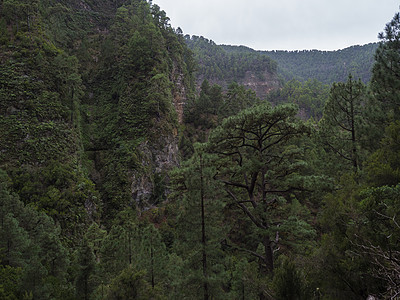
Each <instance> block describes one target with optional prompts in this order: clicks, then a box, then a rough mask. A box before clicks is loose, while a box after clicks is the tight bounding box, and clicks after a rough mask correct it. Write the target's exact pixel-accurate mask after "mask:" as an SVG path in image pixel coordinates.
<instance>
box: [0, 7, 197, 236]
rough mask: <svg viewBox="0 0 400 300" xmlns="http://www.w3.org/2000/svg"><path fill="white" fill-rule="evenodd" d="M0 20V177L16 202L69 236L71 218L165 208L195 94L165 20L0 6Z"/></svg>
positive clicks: (145, 13)
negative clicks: (182, 124) (1, 172)
mask: <svg viewBox="0 0 400 300" xmlns="http://www.w3.org/2000/svg"><path fill="white" fill-rule="evenodd" d="M0 14H1V22H0V36H1V40H0V42H1V44H0V61H1V64H0V95H1V102H0V115H1V117H0V131H1V135H0V145H1V146H0V168H3V169H5V170H6V171H7V172H8V174H9V176H11V180H12V183H13V185H12V187H13V190H14V191H15V192H17V194H19V196H20V198H21V200H23V201H24V202H25V203H32V205H35V206H36V207H38V208H39V209H41V210H44V211H46V212H47V213H48V214H49V215H51V216H53V217H54V218H55V219H57V220H58V221H59V222H60V223H61V225H62V227H63V228H64V229H68V230H75V229H76V228H75V229H72V223H71V222H72V220H75V221H76V219H75V216H79V221H78V223H79V224H84V223H86V222H88V221H89V219H98V218H101V219H103V220H110V219H111V218H113V216H115V215H116V214H117V213H118V211H120V210H122V209H124V208H125V207H127V206H133V207H136V206H138V207H140V208H141V209H144V208H146V207H149V206H151V205H153V204H154V203H156V202H157V201H160V200H161V199H163V198H164V197H165V188H164V187H165V184H166V182H165V180H166V173H167V171H168V170H169V169H171V168H172V167H174V166H176V165H177V163H178V125H179V121H180V120H182V118H183V104H184V102H186V98H188V97H190V94H191V93H192V91H193V88H192V86H193V82H192V79H191V78H192V77H191V72H192V71H191V70H192V69H193V59H192V56H191V53H190V51H189V50H188V48H187V47H186V45H185V42H184V39H183V37H182V36H181V35H178V34H176V33H175V31H174V30H173V29H172V28H171V27H170V25H169V24H168V21H169V19H168V17H167V16H166V15H165V12H163V11H162V10H160V8H159V7H158V6H157V5H152V4H151V3H148V2H147V1H141V0H136V1H113V2H111V1H102V0H98V1H83V0H82V1H80V0H75V1H58V2H57V3H55V2H52V1H45V0H43V1H31V2H30V3H25V2H23V3H22V2H21V1H2V2H1V7H0ZM78 191H79V193H77V192H78ZM155 191H157V192H155ZM75 221H74V222H75Z"/></svg>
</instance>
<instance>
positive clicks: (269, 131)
mask: <svg viewBox="0 0 400 300" xmlns="http://www.w3.org/2000/svg"><path fill="white" fill-rule="evenodd" d="M296 113H297V108H296V107H295V106H294V105H282V106H277V107H275V108H272V107H271V106H270V105H269V104H268V103H264V104H261V105H259V106H255V107H253V108H250V109H247V110H244V111H242V112H241V113H239V114H238V115H236V116H233V117H230V118H227V119H225V120H224V121H223V122H222V124H221V125H220V126H219V127H217V128H216V129H215V130H214V131H213V132H212V133H211V135H210V138H209V143H208V145H207V151H209V152H210V153H213V154H215V155H216V157H217V158H218V160H216V161H215V162H214V163H215V165H216V167H217V170H218V172H217V173H216V175H215V178H216V179H218V180H219V182H220V183H221V184H223V185H224V190H225V192H226V194H227V195H228V197H229V198H228V199H230V200H229V201H228V205H227V206H228V207H229V208H231V209H232V210H234V209H238V210H239V211H241V212H242V214H239V213H236V214H235V215H236V216H238V217H239V216H240V215H242V216H243V215H244V216H246V217H247V219H245V220H246V221H247V222H249V223H248V224H247V226H249V227H248V228H249V230H252V231H253V234H254V235H253V234H252V236H253V238H255V241H252V243H250V244H247V245H246V242H244V241H243V240H238V241H237V243H236V245H230V246H231V247H233V248H235V249H238V250H242V251H244V252H245V253H248V254H250V255H252V256H254V257H255V258H257V259H259V261H260V266H261V269H262V270H264V272H266V273H271V272H273V269H274V249H276V248H278V245H279V242H280V233H279V231H280V230H279V227H280V226H289V223H290V222H289V223H287V222H285V219H286V220H287V221H290V220H297V218H296V217H295V218H294V219H290V218H289V219H288V216H287V215H285V214H286V213H288V212H289V211H287V208H288V207H289V206H290V202H291V199H290V197H288V196H289V195H290V194H291V192H293V191H294V190H295V189H296V188H300V185H299V183H298V179H299V175H300V174H299V171H300V169H301V167H302V163H301V161H300V152H299V151H298V149H297V147H295V146H294V145H293V143H294V140H295V139H297V138H299V137H301V136H302V135H303V134H304V133H306V132H307V131H308V129H307V127H306V126H305V125H304V124H303V123H302V122H300V121H299V120H298V119H296V118H295V115H296ZM289 213H290V212H289ZM236 223H237V222H236ZM300 223H301V222H299V223H298V224H297V225H300ZM304 226H305V227H304ZM289 227H290V226H289ZM301 227H304V228H307V225H306V223H302V225H300V228H301ZM308 229H309V228H308ZM284 231H286V232H290V230H288V229H286V230H284ZM233 240H234V239H233ZM238 243H239V244H238ZM258 245H260V247H258ZM257 248H259V249H257ZM259 250H261V252H260V251H259Z"/></svg>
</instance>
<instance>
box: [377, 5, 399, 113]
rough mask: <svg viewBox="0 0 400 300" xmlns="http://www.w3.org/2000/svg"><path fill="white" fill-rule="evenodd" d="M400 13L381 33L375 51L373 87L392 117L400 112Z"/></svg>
mask: <svg viewBox="0 0 400 300" xmlns="http://www.w3.org/2000/svg"><path fill="white" fill-rule="evenodd" d="M399 29H400V13H396V14H395V16H394V17H393V19H392V20H391V21H390V22H389V23H387V24H386V27H385V30H384V32H382V33H380V34H379V38H380V40H381V42H380V45H379V47H378V49H377V51H376V53H375V65H374V67H373V71H372V79H371V87H372V90H373V91H374V94H375V97H376V98H377V99H378V100H379V101H381V103H382V104H383V106H384V109H385V110H386V111H388V112H390V116H391V118H395V119H398V118H399V117H398V116H399V115H400V114H399V112H400V51H399V50H400V34H399V33H400V31H399Z"/></svg>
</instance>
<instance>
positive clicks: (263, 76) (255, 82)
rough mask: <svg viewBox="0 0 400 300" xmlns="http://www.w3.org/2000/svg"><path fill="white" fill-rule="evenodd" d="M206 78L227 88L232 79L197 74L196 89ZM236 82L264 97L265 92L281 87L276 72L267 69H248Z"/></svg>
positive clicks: (211, 82) (198, 88) (261, 97)
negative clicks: (258, 70) (256, 70)
mask: <svg viewBox="0 0 400 300" xmlns="http://www.w3.org/2000/svg"><path fill="white" fill-rule="evenodd" d="M205 79H207V81H208V82H209V83H210V84H218V85H220V86H221V87H222V88H223V89H227V88H228V86H229V84H230V83H231V82H232V81H233V80H223V79H216V78H214V77H209V78H207V77H205V76H203V75H199V76H198V77H197V80H196V89H197V90H198V91H199V90H200V86H201V84H202V82H203V81H204V80H205ZM235 81H236V82H237V83H238V84H240V85H243V86H245V87H246V88H248V89H251V90H252V91H254V92H255V93H256V95H257V97H258V98H260V99H265V98H266V96H267V94H268V93H269V92H271V91H274V90H277V89H279V88H280V87H281V81H280V79H279V77H278V75H277V74H276V73H271V72H269V71H268V70H264V71H263V72H261V73H260V72H255V71H252V70H248V71H246V72H245V76H244V77H243V78H240V79H238V80H235Z"/></svg>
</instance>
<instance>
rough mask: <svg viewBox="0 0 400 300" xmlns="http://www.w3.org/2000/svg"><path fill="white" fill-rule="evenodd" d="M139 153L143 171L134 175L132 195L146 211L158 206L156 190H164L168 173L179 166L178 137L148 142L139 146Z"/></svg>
mask: <svg viewBox="0 0 400 300" xmlns="http://www.w3.org/2000/svg"><path fill="white" fill-rule="evenodd" d="M139 151H140V153H141V155H142V169H141V170H140V171H135V173H134V174H133V177H132V184H131V193H132V199H133V200H134V201H135V202H136V203H137V205H138V207H139V208H140V209H141V210H146V209H149V208H151V207H153V206H155V205H157V202H158V200H159V199H157V197H156V196H157V195H155V192H156V190H157V191H160V190H162V189H163V188H164V187H163V186H165V184H166V183H167V181H168V177H167V173H168V171H170V170H171V169H173V168H174V167H176V166H178V164H179V149H178V137H177V136H174V135H173V134H171V135H166V136H161V137H160V138H159V139H157V140H154V141H146V142H144V143H142V144H141V145H140V146H139ZM157 178H158V180H157ZM160 179H161V180H160ZM161 192H164V193H165V192H166V191H165V190H162V191H161Z"/></svg>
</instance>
